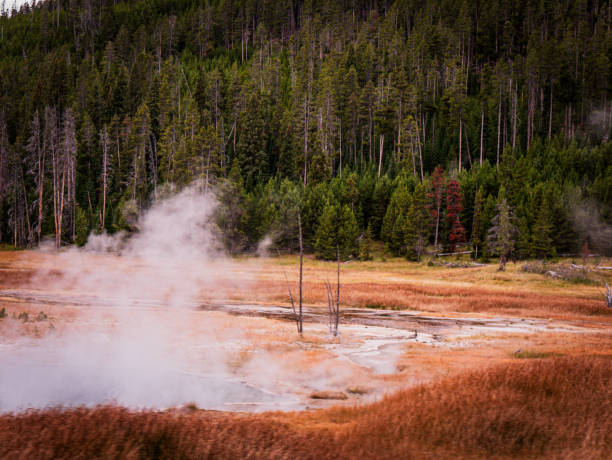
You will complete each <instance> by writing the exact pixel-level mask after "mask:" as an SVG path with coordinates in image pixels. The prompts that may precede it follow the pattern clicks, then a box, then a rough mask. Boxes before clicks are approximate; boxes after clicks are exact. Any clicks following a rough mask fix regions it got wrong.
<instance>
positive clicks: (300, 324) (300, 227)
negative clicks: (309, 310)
mask: <svg viewBox="0 0 612 460" xmlns="http://www.w3.org/2000/svg"><path fill="white" fill-rule="evenodd" d="M298 230H299V236H300V310H299V322H298V332H299V333H300V334H302V332H304V327H303V315H302V292H303V291H302V278H303V273H304V245H303V244H302V212H301V211H300V210H299V209H298Z"/></svg>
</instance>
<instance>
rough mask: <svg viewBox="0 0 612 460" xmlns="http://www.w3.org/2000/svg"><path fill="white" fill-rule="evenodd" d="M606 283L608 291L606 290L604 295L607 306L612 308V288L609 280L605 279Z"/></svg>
mask: <svg viewBox="0 0 612 460" xmlns="http://www.w3.org/2000/svg"><path fill="white" fill-rule="evenodd" d="M604 283H605V284H606V292H604V294H603V296H604V298H605V299H606V305H607V307H608V308H612V290H611V289H610V286H609V285H608V283H607V282H605V281H604Z"/></svg>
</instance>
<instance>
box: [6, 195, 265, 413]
mask: <svg viewBox="0 0 612 460" xmlns="http://www.w3.org/2000/svg"><path fill="white" fill-rule="evenodd" d="M214 209H215V203H214V200H213V199H211V198H210V195H209V196H208V197H204V196H203V195H202V194H200V193H199V192H198V190H197V189H196V188H188V189H186V190H184V191H183V192H181V193H179V194H177V195H175V196H173V197H170V198H168V199H165V200H163V201H160V202H158V203H155V204H154V205H153V206H152V207H151V209H150V210H149V211H148V212H146V213H145V214H144V215H143V217H142V218H141V219H140V221H139V222H138V229H139V231H138V233H137V234H136V235H134V236H133V237H132V238H129V239H126V237H125V235H115V236H109V235H99V236H92V237H91V238H90V241H89V243H88V245H87V246H86V247H85V248H84V250H82V251H81V250H68V251H66V252H64V253H62V254H61V255H59V256H58V257H59V258H60V264H61V273H62V275H61V277H60V278H59V279H58V277H57V276H56V277H49V273H48V272H45V271H43V272H41V273H40V274H39V276H37V277H36V278H35V280H34V281H33V288H34V289H44V290H52V291H55V292H57V291H60V292H62V293H69V294H70V295H69V296H68V298H69V299H76V300H77V301H78V302H81V304H85V305H88V307H87V308H88V309H89V311H87V314H86V315H83V318H82V319H81V318H79V317H77V321H82V322H83V323H84V324H83V325H82V326H80V327H78V328H76V329H77V330H76V331H70V332H67V333H64V334H60V333H56V334H50V335H49V336H47V337H46V338H45V339H39V340H36V339H22V340H21V342H19V343H17V344H14V346H13V347H11V348H10V349H9V350H7V351H6V352H4V353H2V355H0V369H1V371H0V411H3V412H5V411H18V410H23V409H27V408H30V407H39V408H40V407H45V406H49V405H51V406H55V405H82V404H85V405H95V404H102V403H111V402H115V403H119V404H122V405H125V406H128V407H168V406H176V405H180V404H184V403H188V402H192V401H193V402H195V403H197V404H198V405H200V406H202V407H217V408H219V407H221V405H222V404H223V402H224V401H226V400H227V399H228V398H229V399H231V400H233V401H235V400H240V398H247V399H248V398H252V397H253V395H252V391H251V392H250V393H249V391H245V388H243V386H242V384H241V383H240V382H237V381H235V379H232V376H231V375H229V373H228V371H227V368H226V365H225V363H226V362H227V361H228V359H227V353H228V346H227V344H228V343H230V344H231V343H232V341H233V342H234V343H236V342H238V341H239V340H240V337H239V334H238V333H236V332H234V333H232V334H230V333H228V332H225V333H224V334H225V336H223V337H220V332H219V331H215V330H213V329H212V326H211V327H210V328H208V329H207V328H204V329H203V330H200V331H199V333H200V334H201V335H199V337H198V338H197V339H198V340H196V341H195V343H196V346H193V343H194V341H193V337H191V338H190V339H191V340H187V337H185V336H186V335H187V334H188V333H189V332H188V331H189V326H190V325H189V324H188V319H185V318H183V317H182V316H181V313H182V312H181V309H179V310H174V311H172V310H170V311H168V310H165V313H164V312H159V311H156V308H155V307H157V306H172V307H193V306H194V305H197V296H198V294H199V293H200V292H202V290H206V289H212V287H213V286H214V283H215V279H216V276H215V273H217V272H218V270H219V268H218V264H219V263H221V262H222V257H223V256H222V252H221V251H220V250H219V247H218V245H217V242H216V239H215V237H214V236H213V231H212V227H211V216H212V215H213V212H214ZM108 250H112V251H119V250H120V251H121V254H122V257H121V258H120V259H119V260H121V263H120V264H118V265H117V266H110V267H109V262H108V259H109V257H107V256H103V255H100V256H99V265H98V266H95V265H94V266H92V264H95V263H96V260H97V259H96V257H98V256H94V257H92V255H91V254H90V253H91V252H92V251H93V252H101V253H103V252H105V251H108ZM85 253H89V254H87V255H85ZM116 260H117V259H116V258H114V256H113V261H116ZM215 262H217V263H215ZM183 311H185V310H183ZM91 318H94V319H93V320H92V319H91ZM220 342H224V344H225V345H224V346H223V347H222V346H220V345H219V343H220ZM189 344H191V345H189ZM203 369H204V371H203ZM258 396H261V395H258ZM260 399H261V398H260Z"/></svg>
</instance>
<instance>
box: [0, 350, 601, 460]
mask: <svg viewBox="0 0 612 460" xmlns="http://www.w3.org/2000/svg"><path fill="white" fill-rule="evenodd" d="M611 379H612V361H611V360H610V359H609V358H604V357H555V358H548V359H535V360H517V361H516V362H513V363H510V364H506V365H503V366H499V367H495V368H492V369H488V370H479V371H474V372H469V373H466V374H462V375H459V376H455V377H452V378H447V379H445V380H441V381H438V382H437V383H432V384H428V385H423V386H419V387H416V388H413V389H410V390H405V391H402V392H399V393H397V394H395V395H393V396H390V397H387V398H385V399H383V400H381V401H380V402H377V403H374V404H371V405H368V406H362V407H355V408H332V409H329V410H323V411H314V412H312V411H311V412H305V413H290V414H283V413H267V414H259V415H232V414H220V413H213V412H200V411H192V412H190V413H185V412H182V413H181V412H178V411H174V412H130V411H128V410H126V409H123V408H117V407H101V408H96V409H72V410H59V409H52V410H47V411H42V412H30V413H26V414H21V415H5V416H2V417H0V457H1V458H43V459H44V458H74V457H78V458H116V457H126V458H151V457H155V458H247V457H249V458H313V459H314V458H317V459H324V458H390V459H391V458H511V457H514V458H551V457H555V458H609V456H610V451H609V446H610V445H612V388H611V387H610V384H609V382H610V381H611Z"/></svg>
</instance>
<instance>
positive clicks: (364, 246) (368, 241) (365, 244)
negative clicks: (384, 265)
mask: <svg viewBox="0 0 612 460" xmlns="http://www.w3.org/2000/svg"><path fill="white" fill-rule="evenodd" d="M372 240H373V239H372V227H371V226H370V225H368V228H366V231H365V232H364V233H363V235H361V239H360V241H359V260H362V261H367V260H372V242H373V241H372Z"/></svg>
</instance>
